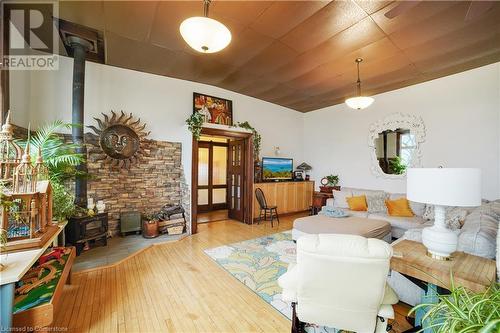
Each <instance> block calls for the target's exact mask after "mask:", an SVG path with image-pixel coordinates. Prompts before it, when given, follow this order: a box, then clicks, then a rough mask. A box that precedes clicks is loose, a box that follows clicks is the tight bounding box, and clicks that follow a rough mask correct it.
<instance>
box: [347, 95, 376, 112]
mask: <svg viewBox="0 0 500 333" xmlns="http://www.w3.org/2000/svg"><path fill="white" fill-rule="evenodd" d="M373 101H374V99H373V98H371V97H367V96H358V97H351V98H348V99H346V100H345V103H346V104H347V106H349V107H350V108H352V109H356V110H361V109H364V108H367V107H369V106H370V105H372V103H373Z"/></svg>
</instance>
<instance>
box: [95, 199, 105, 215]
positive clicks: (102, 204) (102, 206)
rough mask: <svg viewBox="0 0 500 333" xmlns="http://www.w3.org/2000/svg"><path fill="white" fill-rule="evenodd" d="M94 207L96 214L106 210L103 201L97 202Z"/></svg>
mask: <svg viewBox="0 0 500 333" xmlns="http://www.w3.org/2000/svg"><path fill="white" fill-rule="evenodd" d="M95 207H96V208H97V213H99V214H101V213H104V210H105V209H106V205H105V204H104V201H103V200H98V201H97V205H96V206H95Z"/></svg>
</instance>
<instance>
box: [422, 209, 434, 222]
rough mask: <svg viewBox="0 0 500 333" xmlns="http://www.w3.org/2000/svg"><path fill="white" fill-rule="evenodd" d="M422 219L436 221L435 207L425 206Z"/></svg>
mask: <svg viewBox="0 0 500 333" xmlns="http://www.w3.org/2000/svg"><path fill="white" fill-rule="evenodd" d="M422 217H423V218H424V220H427V221H430V220H434V205H425V211H424V215H422Z"/></svg>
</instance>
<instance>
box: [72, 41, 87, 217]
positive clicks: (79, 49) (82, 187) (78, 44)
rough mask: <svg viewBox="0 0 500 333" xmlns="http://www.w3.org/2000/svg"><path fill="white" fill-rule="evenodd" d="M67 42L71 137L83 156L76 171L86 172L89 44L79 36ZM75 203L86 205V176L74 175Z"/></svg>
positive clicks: (77, 150) (81, 205) (78, 151)
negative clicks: (70, 58)
mask: <svg viewBox="0 0 500 333" xmlns="http://www.w3.org/2000/svg"><path fill="white" fill-rule="evenodd" d="M68 43H69V44H70V46H71V48H72V49H73V102H72V123H73V124H76V125H78V126H74V127H73V128H72V132H71V137H72V140H73V143H76V144H77V145H78V146H79V147H78V148H77V149H76V152H77V153H80V154H82V155H83V156H84V157H85V161H84V162H82V163H81V164H80V165H78V166H77V168H76V169H77V171H79V172H82V173H84V174H86V173H87V161H86V159H87V148H86V147H85V142H84V129H85V127H84V96H85V56H86V54H87V52H88V50H89V49H90V47H91V44H90V43H89V42H88V41H86V40H84V39H82V38H79V37H73V36H72V37H69V38H68ZM75 204H76V205H78V206H80V207H84V208H86V207H87V178H86V177H85V176H83V177H78V176H77V177H76V179H75Z"/></svg>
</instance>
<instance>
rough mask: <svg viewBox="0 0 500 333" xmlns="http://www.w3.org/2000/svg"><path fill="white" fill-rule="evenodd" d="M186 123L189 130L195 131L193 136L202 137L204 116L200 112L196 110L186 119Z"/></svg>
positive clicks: (197, 138)
mask: <svg viewBox="0 0 500 333" xmlns="http://www.w3.org/2000/svg"><path fill="white" fill-rule="evenodd" d="M186 124H187V125H188V128H189V130H190V131H191V133H193V137H194V138H195V139H196V140H199V139H200V135H201V128H202V126H203V116H202V115H201V113H199V112H195V113H193V114H192V115H190V116H189V118H188V119H186Z"/></svg>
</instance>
